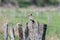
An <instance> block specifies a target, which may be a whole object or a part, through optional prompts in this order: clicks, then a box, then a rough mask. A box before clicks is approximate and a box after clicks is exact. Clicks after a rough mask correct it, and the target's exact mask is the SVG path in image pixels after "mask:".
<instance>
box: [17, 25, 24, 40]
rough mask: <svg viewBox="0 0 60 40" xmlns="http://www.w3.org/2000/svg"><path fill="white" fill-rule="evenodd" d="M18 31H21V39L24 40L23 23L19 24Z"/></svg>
mask: <svg viewBox="0 0 60 40" xmlns="http://www.w3.org/2000/svg"><path fill="white" fill-rule="evenodd" d="M18 33H19V40H23V29H22V24H18Z"/></svg>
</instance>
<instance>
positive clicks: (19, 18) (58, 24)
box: [0, 9, 60, 40]
mask: <svg viewBox="0 0 60 40" xmlns="http://www.w3.org/2000/svg"><path fill="white" fill-rule="evenodd" d="M1 12H2V15H3V16H1V17H0V19H3V20H4V21H9V24H10V25H11V24H13V25H16V24H17V23H22V24H23V25H25V24H26V22H28V21H29V18H28V15H29V14H30V13H32V14H33V17H34V20H36V21H38V22H39V23H41V24H42V23H46V24H47V25H48V27H47V32H46V40H51V37H53V39H55V40H56V39H57V40H58V39H60V15H59V14H60V11H44V12H43V11H41V12H38V14H39V15H37V14H36V12H34V11H30V10H26V14H25V12H24V11H21V10H18V9H17V10H10V9H9V10H2V11H1ZM49 15H50V16H51V19H50V20H51V21H49V23H48V16H49ZM25 16H26V17H25ZM0 21H1V20H0ZM1 22H2V21H1ZM0 35H1V33H0ZM55 36H56V38H55ZM53 39H52V40H53ZM0 40H3V36H0ZM16 40H17V39H16Z"/></svg>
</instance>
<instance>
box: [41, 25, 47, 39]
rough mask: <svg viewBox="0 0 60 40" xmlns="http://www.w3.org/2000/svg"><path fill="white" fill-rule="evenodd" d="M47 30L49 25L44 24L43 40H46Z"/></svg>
mask: <svg viewBox="0 0 60 40" xmlns="http://www.w3.org/2000/svg"><path fill="white" fill-rule="evenodd" d="M46 29H47V24H43V35H42V40H45V36H46Z"/></svg>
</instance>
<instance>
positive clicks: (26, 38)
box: [25, 23, 29, 40]
mask: <svg viewBox="0 0 60 40" xmlns="http://www.w3.org/2000/svg"><path fill="white" fill-rule="evenodd" d="M28 37H29V28H28V23H26V29H25V40H28V39H29V38H28Z"/></svg>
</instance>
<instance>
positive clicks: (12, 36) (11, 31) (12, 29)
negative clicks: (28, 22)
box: [10, 27, 15, 40]
mask: <svg viewBox="0 0 60 40" xmlns="http://www.w3.org/2000/svg"><path fill="white" fill-rule="evenodd" d="M10 36H11V40H15V34H14V28H13V27H12V28H11V30H10Z"/></svg>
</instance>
